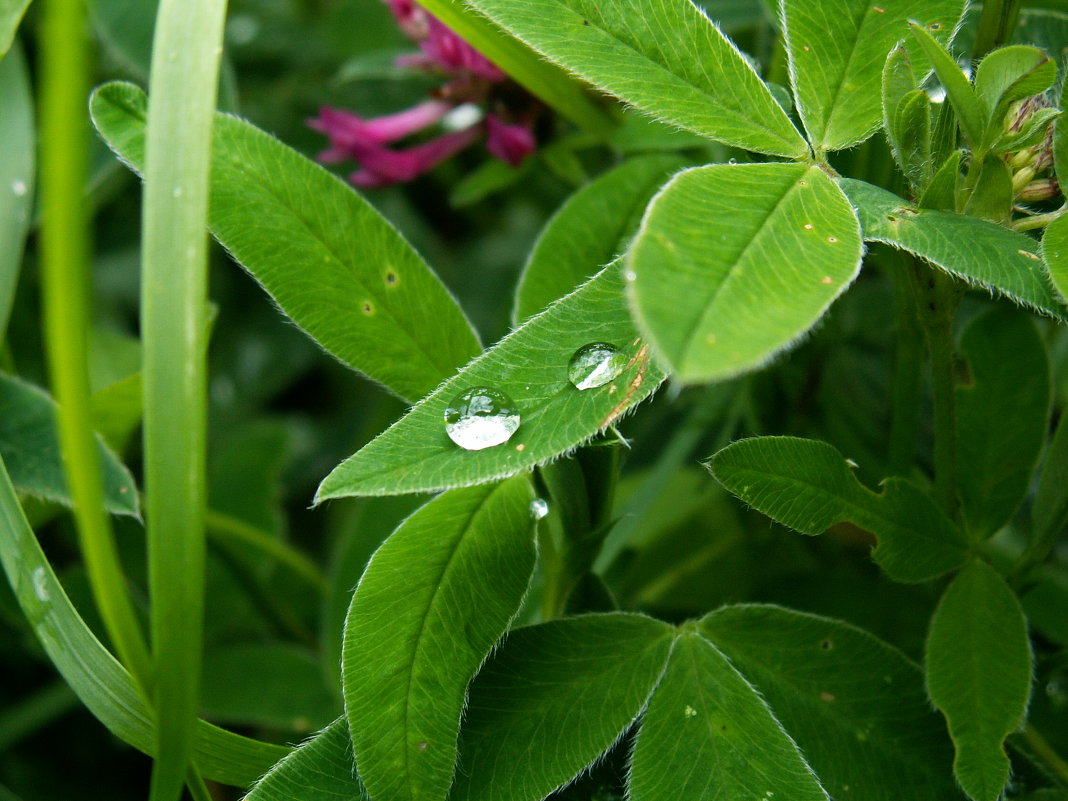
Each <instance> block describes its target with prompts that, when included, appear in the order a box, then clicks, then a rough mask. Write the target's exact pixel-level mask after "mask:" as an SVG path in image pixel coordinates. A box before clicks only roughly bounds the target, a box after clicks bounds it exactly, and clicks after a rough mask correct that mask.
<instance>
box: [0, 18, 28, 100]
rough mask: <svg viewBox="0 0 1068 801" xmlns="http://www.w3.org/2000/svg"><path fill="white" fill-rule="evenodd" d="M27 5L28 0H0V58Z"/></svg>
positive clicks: (7, 47)
mask: <svg viewBox="0 0 1068 801" xmlns="http://www.w3.org/2000/svg"><path fill="white" fill-rule="evenodd" d="M29 7H30V0H0V58H3V57H4V56H5V55H6V54H7V51H8V50H9V49H10V48H11V43H12V42H13V41H14V40H15V33H16V32H17V31H18V29H19V23H20V22H22V15H23V14H25V13H26V9H27V8H29ZM2 108H7V106H3V107H2Z"/></svg>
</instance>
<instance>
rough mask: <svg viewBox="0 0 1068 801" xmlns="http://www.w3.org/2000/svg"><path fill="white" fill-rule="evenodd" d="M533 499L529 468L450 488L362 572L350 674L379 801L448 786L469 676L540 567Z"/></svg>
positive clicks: (426, 795)
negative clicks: (501, 479)
mask: <svg viewBox="0 0 1068 801" xmlns="http://www.w3.org/2000/svg"><path fill="white" fill-rule="evenodd" d="M531 500H533V493H532V491H531V486H530V482H529V480H528V479H527V478H526V477H525V476H517V477H515V478H513V479H510V480H508V481H506V482H504V483H503V484H486V485H483V486H480V487H470V488H466V489H458V490H452V491H451V492H446V493H444V494H442V495H439V496H438V497H437V498H435V499H434V500H432V501H430V502H429V503H428V504H426V505H425V506H423V507H422V508H421V509H419V510H418V511H417V512H415V514H413V515H412V516H411V517H409V518H408V519H407V520H405V521H404V522H403V523H402V524H401V525H400V527H399V528H398V529H397V530H396V531H394V532H393V534H392V535H391V536H390V538H389V539H388V540H386V542H385V544H384V545H383V546H382V547H381V548H379V549H378V551H377V552H376V553H375V555H374V557H373V558H372V559H371V562H370V564H368V566H367V569H366V571H365V572H364V574H363V578H361V579H360V584H359V586H358V587H357V588H356V594H355V595H354V596H353V599H352V605H351V606H350V607H349V615H348V619H347V621H346V623H345V644H344V651H343V657H342V682H343V685H344V691H345V710H346V715H347V716H348V721H349V730H350V733H351V736H352V742H353V748H354V751H355V754H356V762H357V765H358V766H359V772H360V778H361V779H362V780H363V782H364V785H365V786H366V787H367V790H368V792H369V793H370V794H371V795H372V796H374V797H375V798H390V799H397V801H401V800H402V799H411V800H412V801H414V799H444V798H445V796H446V794H447V793H448V790H449V785H450V784H451V783H452V778H453V769H454V765H455V763H456V736H457V731H458V730H459V728H460V717H461V715H462V713H463V709H464V703H465V701H466V699H467V685H468V682H470V681H471V678H472V677H473V676H474V675H475V673H476V672H477V671H478V668H479V666H481V664H482V663H483V661H484V660H485V658H486V655H487V654H488V653H489V651H490V649H491V648H492V647H493V645H494V643H496V642H497V640H498V639H499V638H500V636H501V635H502V634H503V633H504V631H505V629H506V628H507V626H508V622H509V621H510V620H511V619H512V618H513V617H514V616H515V614H516V612H517V611H518V610H519V606H520V603H521V602H522V600H523V596H524V594H525V593H526V589H527V585H528V584H529V582H530V576H531V573H532V572H533V570H534V560H535V549H534V539H533V519H532V517H531V513H530V502H531ZM398 576H404V582H403V586H398V584H397V577H398ZM458 633H462V635H459V636H458Z"/></svg>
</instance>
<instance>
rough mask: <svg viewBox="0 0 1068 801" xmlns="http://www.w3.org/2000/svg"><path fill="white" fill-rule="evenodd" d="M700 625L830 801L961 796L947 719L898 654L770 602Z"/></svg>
mask: <svg viewBox="0 0 1068 801" xmlns="http://www.w3.org/2000/svg"><path fill="white" fill-rule="evenodd" d="M701 631H702V633H703V634H704V635H705V636H706V637H708V638H709V640H711V642H712V643H713V644H715V646H716V647H717V648H718V649H719V650H720V651H722V652H723V654H724V655H725V656H727V658H728V659H730V661H731V664H733V665H734V667H735V668H736V669H737V670H738V671H739V672H740V673H741V674H742V675H743V676H745V677H746V679H748V680H749V681H750V682H751V683H752V684H753V685H754V686H755V687H756V689H757V690H758V691H759V692H760V694H761V695H762V696H763V697H764V699H765V700H766V701H767V703H768V705H769V706H770V707H771V710H772V711H773V712H774V714H775V716H776V717H777V718H778V719H779V722H780V723H781V724H782V725H783V727H784V728H785V729H786V731H787V732H789V734H790V736H791V737H792V738H793V739H794V741H795V742H797V744H798V746H800V748H801V751H802V753H803V754H804V755H805V758H806V759H807V760H808V763H809V765H811V766H812V768H813V770H815V771H816V774H817V775H818V776H819V777H820V780H821V781H822V783H823V785H824V787H825V788H826V789H827V791H828V792H829V793H830V794H831V796H832V797H833V798H835V799H837V801H900V799H903V798H917V799H918V798H931V799H934V798H937V799H940V801H951V800H952V799H957V798H960V795H959V793H958V792H957V790H956V788H955V787H954V783H953V779H952V777H951V776H950V770H949V764H950V760H951V758H952V749H951V746H950V743H949V741H948V738H947V737H946V734H945V726H944V725H943V723H942V721H941V720H939V718H938V715H937V714H935V713H933V712H932V711H931V707H930V703H929V702H928V700H927V697H926V694H925V693H924V690H923V676H922V674H921V672H920V670H919V668H918V667H917V666H916V665H915V664H914V663H912V662H910V661H909V660H908V659H907V658H906V657H905V656H904V655H903V654H902V653H901V652H900V651H898V650H896V649H895V648H892V647H891V646H889V645H887V644H886V643H884V642H882V641H881V640H878V639H876V638H875V637H873V636H872V635H871V634H869V633H867V632H865V631H862V630H860V629H858V628H855V627H853V626H850V625H848V624H846V623H841V622H839V621H836V620H831V619H828V618H824V617H817V616H815V615H809V614H804V613H801V612H795V611H792V610H788V609H782V608H779V607H775V606H763V605H744V606H729V607H725V608H723V609H719V610H717V611H715V612H713V613H712V614H710V615H708V616H707V617H705V618H704V619H703V620H702V621H701ZM752 797H754V798H759V797H760V796H759V795H754V796H752ZM775 798H776V799H778V798H780V796H779V795H776V796H775Z"/></svg>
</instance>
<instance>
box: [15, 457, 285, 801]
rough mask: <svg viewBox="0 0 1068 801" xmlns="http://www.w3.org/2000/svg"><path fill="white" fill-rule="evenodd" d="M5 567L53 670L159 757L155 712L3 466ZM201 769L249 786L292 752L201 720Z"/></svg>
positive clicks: (121, 733)
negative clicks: (68, 588)
mask: <svg viewBox="0 0 1068 801" xmlns="http://www.w3.org/2000/svg"><path fill="white" fill-rule="evenodd" d="M0 562H2V563H3V566H4V572H5V573H6V574H7V580H8V582H9V583H10V584H11V588H12V590H13V591H14V593H15V597H16V598H17V600H18V603H19V606H20V608H21V609H22V613H23V614H24V615H25V616H26V619H27V620H28V621H29V622H30V625H31V626H32V627H33V630H34V634H36V636H37V638H38V639H39V640H40V641H41V645H42V647H43V648H44V650H45V652H46V653H47V654H48V656H49V658H50V659H51V660H52V664H53V665H55V667H56V670H57V671H59V674H60V675H61V676H62V677H63V679H64V680H65V681H66V682H67V684H69V685H70V686H71V689H73V690H74V692H75V693H76V694H77V695H78V698H79V699H81V701H82V703H83V704H85V706H86V707H87V708H88V709H89V711H90V712H92V713H93V714H94V715H95V716H96V718H97V719H98V720H99V721H100V722H101V723H102V724H103V725H104V726H105V727H107V729H108V730H109V731H111V732H112V733H113V734H114V735H115V736H116V737H118V738H119V739H121V740H123V741H124V742H127V743H129V744H130V745H132V746H133V747H134V748H136V749H138V750H139V751H142V752H144V753H146V754H153V753H155V752H156V737H155V727H154V725H153V723H152V713H151V712H150V711H149V708H148V705H147V704H146V703H145V701H144V699H143V698H142V696H141V695H140V693H139V691H138V689H137V688H136V686H135V685H134V683H133V680H132V679H131V678H130V675H129V674H128V673H127V672H126V671H125V670H124V669H123V667H122V665H120V664H119V663H118V662H117V661H116V660H115V659H114V657H112V655H111V654H110V653H108V651H107V649H106V648H104V646H103V645H101V644H100V641H99V640H97V638H96V637H95V636H94V635H93V633H92V632H91V631H90V630H89V627H88V626H86V625H85V622H84V621H83V620H82V619H81V617H80V616H79V615H78V612H77V611H76V610H75V608H74V607H73V606H72V605H71V602H70V599H69V598H68V597H67V594H66V592H64V590H63V586H62V585H61V584H60V583H59V579H57V578H56V575H55V573H53V571H52V568H51V566H50V565H49V564H48V560H47V559H46V558H45V555H44V552H43V551H42V550H41V546H40V545H38V543H37V539H36V538H35V537H34V535H33V531H32V530H31V529H30V527H29V525H28V524H27V522H26V518H25V517H24V516H23V514H22V509H21V508H20V507H19V504H18V498H17V497H16V496H15V490H14V487H12V485H11V479H10V478H9V477H8V474H7V470H6V468H5V467H4V464H3V461H2V460H0ZM195 749H196V750H195V756H194V759H195V761H196V764H197V767H198V768H199V769H200V770H201V771H202V773H203V775H204V776H205V778H209V779H214V780H216V781H220V782H223V783H224V784H230V785H233V786H235V787H244V786H247V785H248V784H250V783H251V782H253V781H255V780H256V779H257V778H259V777H260V776H262V775H263V773H264V771H266V770H267V769H268V768H270V767H271V765H272V764H274V763H275V762H276V761H278V760H279V759H281V758H282V757H283V756H285V754H286V753H287V749H285V748H283V747H281V746H277V745H269V744H267V743H263V742H259V741H257V740H251V739H249V738H247V737H242V736H240V735H237V734H234V733H232V732H228V731H224V730H222V729H219V728H216V727H215V726H212V725H210V724H208V723H205V722H203V721H200V722H199V723H198V724H197V729H196V743H195Z"/></svg>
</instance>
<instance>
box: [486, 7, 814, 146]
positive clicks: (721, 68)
mask: <svg viewBox="0 0 1068 801" xmlns="http://www.w3.org/2000/svg"><path fill="white" fill-rule="evenodd" d="M468 4H469V5H471V6H473V7H474V8H476V9H478V10H479V11H481V12H483V13H484V14H486V15H487V16H488V17H489V18H490V19H492V20H493V21H494V22H496V23H497V24H498V25H500V26H501V27H503V28H504V29H505V30H507V31H509V32H510V33H512V34H513V35H514V36H516V37H517V38H519V39H521V40H522V41H524V42H526V43H527V44H528V45H530V46H531V47H533V48H534V49H535V50H537V51H539V52H541V53H543V54H545V55H546V56H547V57H548V58H549V59H551V60H552V61H555V62H557V63H558V64H561V65H563V66H564V67H567V68H568V69H569V70H571V71H573V72H575V73H577V74H578V75H579V76H581V77H582V78H585V79H586V80H588V81H590V82H591V83H592V84H594V85H595V86H597V87H599V88H602V89H604V90H606V91H608V92H611V93H612V94H614V95H617V96H618V97H619V98H620V99H622V100H624V101H625V102H627V103H629V104H631V105H633V106H635V107H637V108H639V109H641V110H642V111H645V112H647V113H649V114H651V115H652V116H654V117H656V118H658V119H661V120H664V121H666V122H670V123H674V124H676V125H681V126H682V127H683V128H688V129H689V130H691V131H695V132H696V133H699V134H704V135H705V136H708V137H710V138H712V139H716V140H718V141H721V142H726V143H727V144H731V145H737V146H738V147H743V148H745V149H747V150H753V151H756V152H758V153H768V154H771V155H777V156H787V157H790V158H802V157H804V155H805V154H806V153H807V152H808V146H807V145H806V144H805V141H804V139H803V138H802V136H801V133H800V132H799V131H798V130H797V129H796V128H795V127H794V125H793V123H791V122H790V119H789V117H787V116H786V112H785V111H783V109H782V107H781V106H779V104H778V103H777V102H776V101H775V98H774V97H773V96H772V94H771V92H770V91H769V90H768V87H767V85H766V84H765V83H764V82H763V81H762V80H761V79H760V77H759V76H758V75H757V74H756V72H755V71H754V70H753V68H752V66H751V65H750V64H749V62H748V61H747V60H746V59H745V58H744V57H743V56H742V55H741V53H739V52H738V50H737V49H736V48H735V46H734V45H733V44H732V43H731V42H730V40H728V39H727V38H726V37H725V36H724V35H723V34H722V33H721V32H720V30H719V29H718V28H717V27H716V26H715V25H714V24H713V23H712V21H711V20H709V18H708V17H707V16H705V14H703V13H702V12H701V11H700V10H699V9H698V8H697V7H696V6H695V5H693V4H692V3H689V2H674V3H664V2H661V0H633V2H629V3H603V2H599V0H468Z"/></svg>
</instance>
